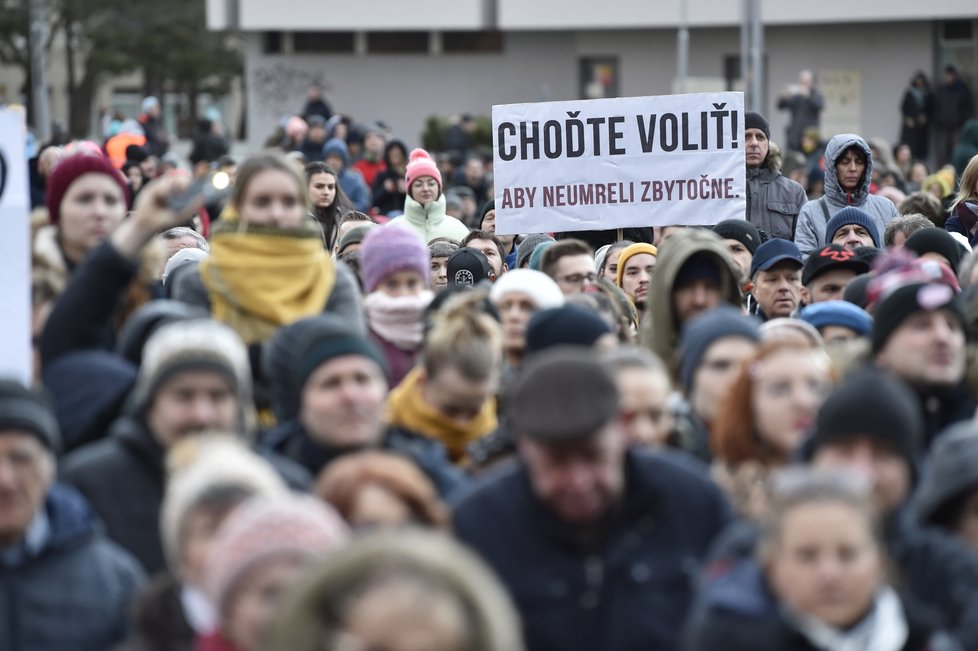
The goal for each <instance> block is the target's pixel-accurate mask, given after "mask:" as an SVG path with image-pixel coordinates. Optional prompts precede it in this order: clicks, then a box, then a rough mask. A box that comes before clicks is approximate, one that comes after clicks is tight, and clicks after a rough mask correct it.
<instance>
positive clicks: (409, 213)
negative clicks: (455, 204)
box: [390, 194, 469, 244]
mask: <svg viewBox="0 0 978 651" xmlns="http://www.w3.org/2000/svg"><path fill="white" fill-rule="evenodd" d="M390 223H391V224H404V225H407V226H410V227H411V228H412V229H413V230H414V232H415V233H417V234H418V235H419V236H420V237H421V239H422V240H423V241H424V242H425V244H427V243H428V242H430V241H431V240H433V239H436V238H439V237H446V238H448V239H450V240H452V241H455V242H461V241H462V240H464V239H465V236H466V235H468V234H469V229H468V227H467V226H466V225H465V224H463V223H462V222H460V221H459V220H457V219H455V218H454V217H452V216H450V215H448V214H447V213H446V212H445V195H444V194H441V195H439V197H438V198H437V199H435V200H434V201H432V202H431V203H429V204H428V205H427V206H422V205H421V204H420V203H418V202H417V201H415V200H414V199H412V198H411V197H407V198H406V199H404V214H403V215H401V216H400V217H395V218H394V219H392V220H391V221H390Z"/></svg>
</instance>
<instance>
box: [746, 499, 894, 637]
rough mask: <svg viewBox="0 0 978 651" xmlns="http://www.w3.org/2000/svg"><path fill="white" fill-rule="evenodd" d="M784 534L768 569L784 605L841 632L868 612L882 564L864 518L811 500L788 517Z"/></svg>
mask: <svg viewBox="0 0 978 651" xmlns="http://www.w3.org/2000/svg"><path fill="white" fill-rule="evenodd" d="M779 533H780V538H779V540H778V541H777V542H776V543H775V547H774V549H773V550H772V551H771V553H770V555H769V556H768V558H767V559H766V563H765V569H766V573H767V577H768V581H769V583H770V585H771V589H772V590H773V591H774V593H775V595H777V597H778V598H779V599H780V600H781V601H782V602H783V603H784V604H785V605H787V606H788V607H789V608H791V609H792V610H793V611H795V612H797V613H800V614H802V615H808V616H810V617H815V618H816V619H818V620H819V621H821V622H823V623H825V624H828V625H830V626H834V627H836V628H848V627H850V626H852V625H853V624H855V623H856V622H858V621H859V620H860V619H861V618H862V617H863V616H864V615H865V614H866V613H867V612H868V611H869V608H870V605H871V604H872V602H873V596H874V594H875V593H876V590H877V588H878V587H879V586H880V583H881V582H882V580H883V562H882V555H881V552H880V549H879V547H878V545H877V544H876V541H875V539H874V538H873V534H872V530H871V528H870V524H869V523H868V522H867V520H866V516H865V515H864V514H862V513H860V512H859V511H858V510H856V509H855V508H854V507H852V506H850V505H848V504H843V503H841V502H828V501H825V502H809V503H806V504H802V505H799V506H796V507H795V508H793V509H791V510H790V511H788V512H787V513H786V514H785V515H784V517H783V518H782V521H781V527H780V532H779Z"/></svg>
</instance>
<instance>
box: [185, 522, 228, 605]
mask: <svg viewBox="0 0 978 651" xmlns="http://www.w3.org/2000/svg"><path fill="white" fill-rule="evenodd" d="M230 512H231V509H230V508H229V509H222V510H214V509H206V508H198V509H196V510H192V511H191V512H190V513H189V514H188V515H187V517H186V519H185V520H184V523H183V540H182V542H181V545H180V580H181V581H183V582H184V583H187V584H189V585H195V586H201V585H202V581H203V579H204V568H205V567H206V563H207V555H208V553H209V552H210V548H211V542H212V541H213V540H214V535H215V534H216V533H217V528H218V527H219V526H221V523H222V522H223V521H224V519H225V518H226V517H227V515H228V513H230Z"/></svg>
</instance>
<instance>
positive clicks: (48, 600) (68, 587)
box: [0, 485, 145, 651]
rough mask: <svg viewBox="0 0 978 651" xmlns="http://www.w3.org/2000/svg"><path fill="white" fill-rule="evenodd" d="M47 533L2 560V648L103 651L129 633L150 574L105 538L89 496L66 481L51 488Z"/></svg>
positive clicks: (35, 650) (0, 567) (0, 629)
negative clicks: (131, 614) (33, 548)
mask: <svg viewBox="0 0 978 651" xmlns="http://www.w3.org/2000/svg"><path fill="white" fill-rule="evenodd" d="M45 509H46V512H47V516H48V521H49V523H50V536H49V537H48V541H47V543H46V544H45V546H44V547H43V548H42V549H41V551H40V553H38V554H37V555H35V556H32V557H28V558H27V559H26V560H24V561H22V562H21V563H19V564H17V565H14V566H12V567H7V566H4V565H2V564H0V649H3V650H4V651H103V649H107V648H110V647H112V646H113V645H114V644H116V643H118V642H119V641H121V640H122V639H123V638H124V637H125V635H126V626H127V615H128V609H129V603H130V602H131V601H132V599H133V598H134V597H135V596H136V595H137V594H138V593H139V590H140V588H141V586H142V584H143V582H144V581H145V576H144V575H143V572H142V570H141V569H140V568H139V565H138V564H137V563H136V561H135V559H133V558H132V557H131V556H129V554H127V553H126V552H124V551H123V550H122V549H120V548H118V547H116V546H115V545H114V544H112V543H111V542H109V541H108V540H106V539H105V538H103V537H102V536H101V535H100V534H99V533H98V532H97V530H96V527H95V519H94V516H93V515H92V512H91V510H90V509H89V507H88V505H87V504H86V503H85V500H84V499H83V498H82V497H81V496H80V495H79V494H78V493H76V492H75V491H73V490H72V489H70V488H68V487H66V486H57V485H55V486H54V487H52V488H51V489H50V491H49V492H48V495H47V498H46V502H45Z"/></svg>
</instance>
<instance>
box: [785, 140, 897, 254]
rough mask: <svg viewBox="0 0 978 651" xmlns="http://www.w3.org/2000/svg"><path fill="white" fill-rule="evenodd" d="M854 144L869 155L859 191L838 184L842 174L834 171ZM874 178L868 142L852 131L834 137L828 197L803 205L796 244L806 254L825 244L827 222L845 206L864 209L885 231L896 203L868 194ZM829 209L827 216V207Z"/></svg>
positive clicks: (827, 176)
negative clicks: (849, 190) (839, 175)
mask: <svg viewBox="0 0 978 651" xmlns="http://www.w3.org/2000/svg"><path fill="white" fill-rule="evenodd" d="M852 146H856V147H859V148H860V149H862V151H863V153H865V154H866V173H865V174H864V175H863V184H862V187H860V188H859V191H858V192H856V193H854V194H849V193H847V192H846V191H845V190H843V189H842V186H841V185H839V177H838V175H837V174H836V172H835V163H836V161H837V160H838V159H839V157H840V156H842V153H843V152H844V151H845V150H847V149H849V148H850V147H852ZM872 178H873V154H872V151H871V150H870V148H869V145H868V144H866V141H865V140H863V139H862V138H861V137H859V136H857V135H855V134H853V133H842V134H839V135H837V136H835V137H833V138H832V139H831V140H829V144H828V145H826V147H825V197H824V201H823V199H815V200H813V201H809V202H808V203H806V204H805V205H804V206H802V207H801V212H800V213H798V225H797V227H796V228H795V244H797V245H798V248H799V249H801V253H802V255H804V256H806V257H807V256H808V254H809V253H811V252H812V251H814V250H816V249H818V248H821V247H823V246H825V245H826V244H827V243H828V242H826V241H825V225H826V224H827V223H828V221H829V219H831V218H832V217H833V216H834V215H835V213H837V212H839V211H840V210H842V209H843V208H845V207H846V206H855V207H856V208H860V209H862V210H865V211H866V212H868V213H869V214H870V215H872V216H873V218H874V219H875V220H876V227H877V229H878V231H879V232H880V233H882V232H884V231H885V230H886V225H887V224H889V223H890V220H891V219H893V218H894V217H896V216H897V215H898V213H897V209H896V206H895V205H893V202H892V201H890V200H889V199H885V198H883V197H878V196H876V195H873V194H870V193H869V184H870V181H871V180H872ZM826 208H827V209H828V213H829V214H828V216H826V215H825V209H826Z"/></svg>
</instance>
